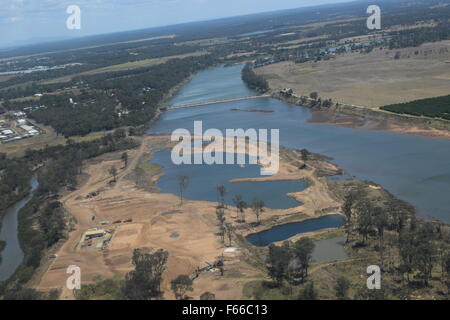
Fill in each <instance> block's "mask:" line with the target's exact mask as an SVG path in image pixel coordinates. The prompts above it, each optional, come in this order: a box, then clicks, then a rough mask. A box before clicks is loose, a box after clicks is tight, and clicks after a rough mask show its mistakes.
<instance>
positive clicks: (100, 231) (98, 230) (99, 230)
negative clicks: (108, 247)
mask: <svg viewBox="0 0 450 320" xmlns="http://www.w3.org/2000/svg"><path fill="white" fill-rule="evenodd" d="M99 233H103V234H104V233H106V231H105V229H97V230H88V231H86V232H85V233H84V236H92V235H94V234H99Z"/></svg>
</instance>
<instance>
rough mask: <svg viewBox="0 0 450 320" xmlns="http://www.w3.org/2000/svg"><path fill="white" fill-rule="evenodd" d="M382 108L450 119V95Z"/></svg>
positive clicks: (383, 108)
mask: <svg viewBox="0 0 450 320" xmlns="http://www.w3.org/2000/svg"><path fill="white" fill-rule="evenodd" d="M381 109H382V110H386V111H390V112H395V113H402V114H410V115H413V116H425V117H430V118H442V119H446V120H450V95H448V96H442V97H436V98H430V99H422V100H415V101H411V102H407V103H399V104H392V105H388V106H384V107H381Z"/></svg>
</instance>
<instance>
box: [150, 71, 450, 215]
mask: <svg viewBox="0 0 450 320" xmlns="http://www.w3.org/2000/svg"><path fill="white" fill-rule="evenodd" d="M241 68H242V66H234V67H228V68H225V67H218V68H214V69H209V70H206V71H203V72H200V73H198V74H197V75H196V76H195V77H194V78H193V79H192V81H191V82H189V83H188V84H186V85H185V86H183V87H182V88H181V89H180V91H179V92H178V93H177V94H176V95H175V96H174V98H173V99H172V100H171V101H170V103H169V104H172V105H182V104H189V103H194V102H204V101H215V100H219V99H228V98H236V97H245V96H250V95H254V94H255V93H254V92H252V91H250V90H249V89H247V88H246V86H245V85H244V83H243V82H242V81H241V77H240V71H241ZM232 108H237V109H242V110H251V109H258V110H268V111H273V112H272V113H261V112H242V111H231V110H230V109H232ZM310 116H311V112H310V111H309V110H308V109H307V108H304V107H299V106H295V105H291V104H288V103H285V102H282V101H279V100H276V99H271V98H261V99H255V100H245V101H238V102H231V103H222V104H213V105H207V106H201V107H194V108H188V109H177V110H169V111H167V112H165V113H164V114H163V116H162V117H161V119H160V120H159V121H157V122H156V123H155V124H154V125H153V126H152V128H150V129H149V131H148V132H149V133H169V134H170V133H172V131H173V130H175V129H178V128H185V129H188V130H190V131H191V132H193V122H194V121H196V120H201V121H203V130H206V129H209V128H217V129H220V130H222V132H225V129H235V128H243V129H248V128H255V129H260V128H261V129H279V130H280V144H281V145H283V146H285V147H288V148H297V149H302V148H306V149H308V150H310V151H312V152H315V153H320V154H323V155H327V156H330V157H332V158H333V160H332V161H333V162H334V163H335V164H337V165H339V166H340V167H342V168H343V169H344V170H346V171H347V172H348V173H350V174H351V175H353V176H356V177H357V178H359V179H364V180H370V181H373V182H375V183H378V184H380V185H382V186H383V187H385V188H387V189H388V190H389V191H390V192H391V193H393V194H394V195H395V196H397V197H398V198H400V199H402V200H405V201H407V202H409V203H411V204H412V205H414V206H415V208H416V210H417V212H418V214H419V215H421V216H424V217H433V218H437V219H440V220H442V221H445V222H448V223H450V140H449V139H437V138H426V137H420V136H413V135H406V134H397V133H391V132H382V131H369V130H358V129H349V128H343V127H339V126H335V125H324V124H313V123H308V119H309V118H310Z"/></svg>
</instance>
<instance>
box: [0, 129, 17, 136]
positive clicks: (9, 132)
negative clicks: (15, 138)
mask: <svg viewBox="0 0 450 320" xmlns="http://www.w3.org/2000/svg"><path fill="white" fill-rule="evenodd" d="M2 133H3V134H4V135H5V136H10V135H13V134H14V132H13V131H12V130H3V131H2Z"/></svg>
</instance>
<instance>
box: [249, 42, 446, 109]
mask: <svg viewBox="0 0 450 320" xmlns="http://www.w3.org/2000/svg"><path fill="white" fill-rule="evenodd" d="M398 51H399V52H401V58H400V59H394V56H395V54H396V52H398ZM416 51H417V54H416ZM448 60H450V41H442V42H437V43H432V44H424V45H422V46H420V47H418V48H405V49H401V50H387V49H384V50H380V49H379V48H377V49H375V50H374V51H373V52H372V53H370V54H360V53H346V54H345V55H342V56H338V57H337V58H336V59H332V60H329V61H320V62H318V63H314V62H307V63H303V64H297V65H296V64H294V63H293V62H281V63H277V64H273V65H269V66H266V67H262V68H258V69H256V72H257V73H258V74H262V75H264V76H265V77H266V78H267V80H268V81H269V85H270V87H271V88H273V89H276V88H292V89H293V90H294V93H295V94H296V95H309V93H311V92H314V91H316V92H318V93H319V95H320V96H321V97H323V98H331V99H333V101H335V102H340V103H345V104H350V105H358V106H366V107H379V106H383V105H387V104H392V103H399V102H406V101H412V100H417V99H423V98H430V97H435V96H440V95H447V94H449V89H450V63H448Z"/></svg>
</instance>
